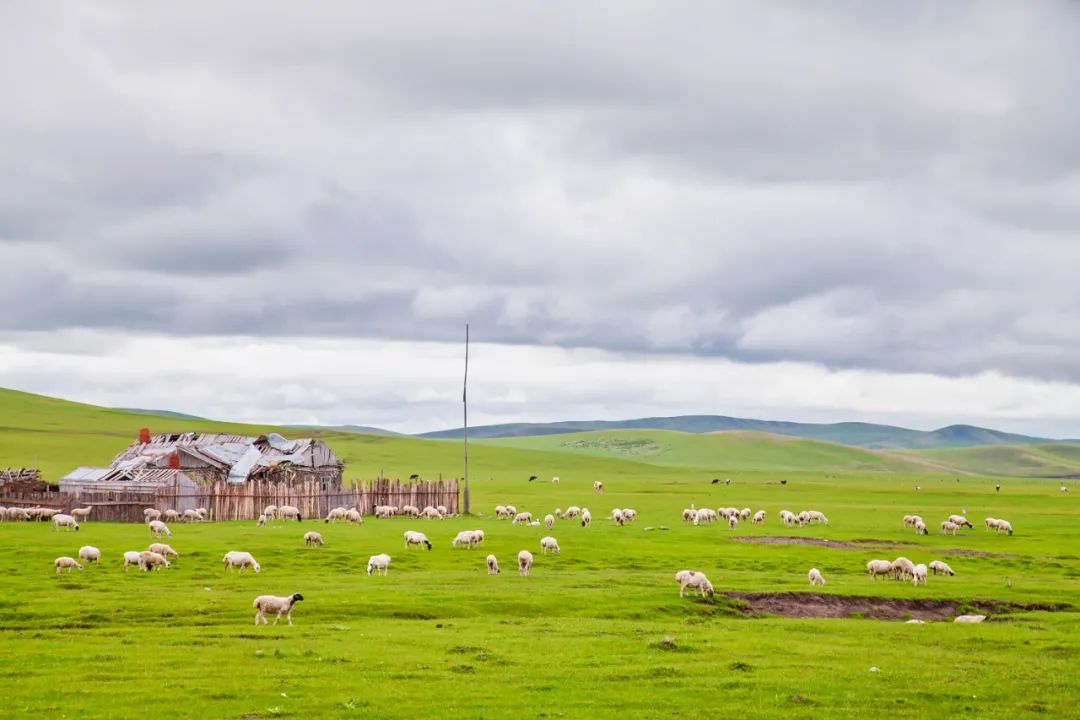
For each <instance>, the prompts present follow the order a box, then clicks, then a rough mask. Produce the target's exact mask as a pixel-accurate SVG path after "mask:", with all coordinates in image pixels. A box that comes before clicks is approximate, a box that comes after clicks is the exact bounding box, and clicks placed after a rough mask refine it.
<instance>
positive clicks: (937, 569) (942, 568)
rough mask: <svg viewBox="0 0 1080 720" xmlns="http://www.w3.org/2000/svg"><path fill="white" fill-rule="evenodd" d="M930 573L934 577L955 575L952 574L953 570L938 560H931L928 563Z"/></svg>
mask: <svg viewBox="0 0 1080 720" xmlns="http://www.w3.org/2000/svg"><path fill="white" fill-rule="evenodd" d="M930 571H931V572H932V573H934V574H935V575H937V574H939V573H940V574H942V575H955V574H956V573H955V572H953V569H952V568H951V567H949V566H948V564H946V563H943V562H942V561H940V560H931V561H930Z"/></svg>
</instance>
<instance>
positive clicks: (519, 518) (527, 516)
mask: <svg viewBox="0 0 1080 720" xmlns="http://www.w3.org/2000/svg"><path fill="white" fill-rule="evenodd" d="M531 522H532V513H531V512H519V513H518V514H517V515H514V519H513V520H511V521H510V524H511V525H518V524H521V525H528V524H529V523H531Z"/></svg>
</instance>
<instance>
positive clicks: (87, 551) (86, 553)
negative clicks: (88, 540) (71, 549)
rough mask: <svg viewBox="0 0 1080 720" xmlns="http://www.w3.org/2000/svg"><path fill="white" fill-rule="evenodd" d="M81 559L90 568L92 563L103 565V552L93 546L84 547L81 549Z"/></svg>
mask: <svg viewBox="0 0 1080 720" xmlns="http://www.w3.org/2000/svg"><path fill="white" fill-rule="evenodd" d="M79 559H80V560H82V561H83V562H84V563H86V564H87V565H88V566H89V565H90V563H97V564H98V565H100V564H101V551H100V550H98V549H97V548H96V547H94V546H93V545H83V546H82V547H81V548H79Z"/></svg>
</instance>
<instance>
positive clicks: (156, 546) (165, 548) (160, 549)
mask: <svg viewBox="0 0 1080 720" xmlns="http://www.w3.org/2000/svg"><path fill="white" fill-rule="evenodd" d="M147 550H149V551H150V552H155V553H157V554H158V555H162V556H164V557H172V558H179V557H180V553H178V552H176V551H175V550H173V549H172V547H170V546H169V545H166V544H165V543H151V545H150V547H148V548H147Z"/></svg>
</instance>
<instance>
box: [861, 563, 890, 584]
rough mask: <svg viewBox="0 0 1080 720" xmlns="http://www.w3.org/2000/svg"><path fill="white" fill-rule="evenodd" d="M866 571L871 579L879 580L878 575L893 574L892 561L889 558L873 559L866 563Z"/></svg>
mask: <svg viewBox="0 0 1080 720" xmlns="http://www.w3.org/2000/svg"><path fill="white" fill-rule="evenodd" d="M866 572H867V573H868V574H869V575H870V579H871V580H877V579H878V575H892V572H893V568H892V563H891V562H889V561H888V560H871V561H870V562H868V563H866Z"/></svg>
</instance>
